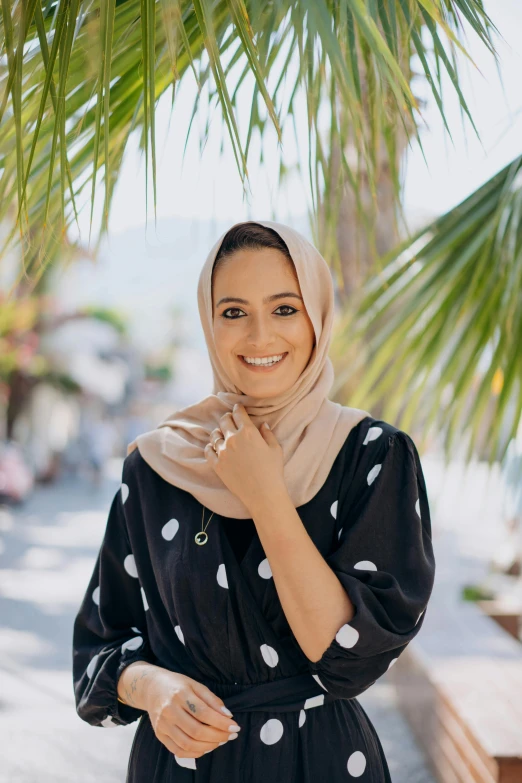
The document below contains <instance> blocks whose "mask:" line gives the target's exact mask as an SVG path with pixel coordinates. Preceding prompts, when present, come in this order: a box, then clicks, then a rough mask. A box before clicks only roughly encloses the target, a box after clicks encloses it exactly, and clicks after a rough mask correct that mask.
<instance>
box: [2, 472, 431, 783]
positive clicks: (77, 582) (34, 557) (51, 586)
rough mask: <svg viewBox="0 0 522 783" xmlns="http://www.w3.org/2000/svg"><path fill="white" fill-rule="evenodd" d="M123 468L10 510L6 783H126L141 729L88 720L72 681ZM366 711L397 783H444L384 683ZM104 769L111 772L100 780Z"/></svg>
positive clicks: (6, 521)
mask: <svg viewBox="0 0 522 783" xmlns="http://www.w3.org/2000/svg"><path fill="white" fill-rule="evenodd" d="M119 475H120V464H119V463H118V462H115V463H114V465H111V469H110V471H109V475H108V477H107V479H106V480H105V481H104V482H103V484H102V486H101V487H99V488H93V487H92V485H90V484H89V482H87V481H85V480H81V479H76V478H75V479H67V480H63V481H62V482H60V484H59V485H58V486H50V487H40V488H38V489H37V490H36V492H35V493H34V495H33V497H32V498H31V499H30V501H28V502H27V503H26V505H25V506H24V507H23V508H20V509H17V510H12V509H6V508H2V507H0V682H1V688H0V737H2V743H1V747H0V783H124V781H125V771H126V766H127V759H128V755H129V751H130V745H131V742H132V738H133V736H134V731H135V729H136V724H131V725H130V726H126V727H117V730H105V729H100V728H95V727H92V726H89V725H88V724H87V723H85V722H83V721H82V720H80V718H79V717H78V716H77V714H76V711H75V708H74V699H73V692H72V676H71V638H72V623H73V620H74V616H75V614H76V611H77V609H78V606H79V604H80V602H81V599H82V597H83V593H84V591H85V587H86V584H87V581H88V579H89V577H90V574H91V571H92V567H93V564H94V559H95V556H96V553H97V550H98V547H99V544H100V541H101V538H102V535H103V530H104V527H105V522H106V516H107V511H108V508H109V504H110V500H111V499H112V496H113V494H114V492H115V491H116V490H117V488H118V485H119ZM360 702H361V704H362V706H363V707H364V709H365V710H366V712H367V713H368V715H369V717H370V719H371V720H372V721H373V723H374V725H375V727H376V729H377V732H378V734H379V737H380V739H381V742H382V745H383V748H384V751H385V754H386V757H387V759H388V764H389V766H390V770H391V775H392V780H393V783H434V780H433V778H432V777H431V775H430V773H429V771H428V770H427V768H426V766H425V763H424V760H423V757H422V755H421V753H420V752H419V750H418V748H417V747H416V744H415V741H414V739H413V737H412V734H411V732H410V730H409V728H408V725H407V724H406V722H405V721H404V719H403V718H402V715H401V713H400V712H399V710H398V709H397V706H396V702H395V693H394V688H393V686H392V685H391V683H390V682H387V680H386V675H385V676H384V677H382V678H381V679H380V680H379V681H378V682H377V683H376V684H375V685H374V686H373V687H372V688H370V690H369V691H366V693H364V694H363V695H362V696H361V697H360ZM100 770H103V773H100Z"/></svg>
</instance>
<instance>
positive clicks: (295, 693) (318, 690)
mask: <svg viewBox="0 0 522 783" xmlns="http://www.w3.org/2000/svg"><path fill="white" fill-rule="evenodd" d="M201 682H203V684H204V685H206V686H207V688H209V689H210V690H211V691H212V692H213V693H215V694H216V696H219V698H220V699H222V700H223V701H224V703H225V706H226V707H228V709H229V710H230V711H231V712H233V713H234V714H235V713H237V712H291V711H293V710H302V709H309V708H310V707H319V706H321V705H323V704H328V703H329V702H331V701H335V700H336V699H338V698H341V697H340V696H334V695H333V694H331V693H327V692H326V691H325V690H324V688H322V687H321V686H320V685H319V683H318V682H317V681H316V680H315V679H314V678H313V677H312V675H311V674H306V673H305V674H297V675H295V676H293V677H282V678H281V679H279V680H273V681H271V682H261V683H256V684H255V685H247V686H246V687H244V686H241V685H236V684H235V683H234V684H232V683H219V682H214V681H212V680H201Z"/></svg>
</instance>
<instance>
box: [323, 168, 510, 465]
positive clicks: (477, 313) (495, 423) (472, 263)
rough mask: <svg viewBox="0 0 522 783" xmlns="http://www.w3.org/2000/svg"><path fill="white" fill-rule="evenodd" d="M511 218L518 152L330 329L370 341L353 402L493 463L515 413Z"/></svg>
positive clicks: (376, 276)
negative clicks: (484, 454) (337, 326)
mask: <svg viewBox="0 0 522 783" xmlns="http://www.w3.org/2000/svg"><path fill="white" fill-rule="evenodd" d="M521 215H522V156H520V157H519V158H516V159H515V160H514V161H513V162H512V163H511V164H509V165H508V166H506V167H505V168H504V169H503V170H502V171H500V172H499V173H498V174H496V175H495V176H494V177H492V178H491V179H490V180H489V181H488V182H486V183H485V184H484V185H483V186H482V187H480V188H479V189H478V190H477V191H476V192H474V193H472V194H471V195H470V196H469V197H468V198H466V199H465V200H464V201H462V203H460V204H458V205H457V206H456V207H455V208H454V209H451V210H450V211H449V212H447V213H446V214H444V215H442V216H441V217H440V218H438V219H437V220H435V221H434V222H433V223H431V224H430V225H428V226H426V227H425V228H423V229H422V230H421V231H419V232H418V233H416V234H415V235H414V236H413V237H410V238H408V239H407V240H406V241H405V242H403V243H402V244H401V245H400V246H399V247H398V248H396V249H395V250H394V251H393V252H392V253H390V254H389V255H388V256H387V257H386V258H385V259H384V262H383V269H382V271H380V272H378V273H376V272H375V271H374V272H373V273H372V276H371V279H369V280H368V282H367V284H366V286H365V290H364V296H363V298H362V301H361V302H360V304H359V307H358V309H357V313H356V314H355V315H354V314H350V318H349V319H348V318H347V320H346V323H345V324H344V326H343V327H342V328H341V329H340V333H341V337H340V341H341V343H342V342H343V340H344V341H345V342H346V341H348V340H353V341H355V342H356V341H357V339H358V338H360V337H361V336H362V335H365V336H368V335H371V336H369V337H368V341H367V353H366V354H365V355H364V356H361V357H360V360H361V361H362V362H364V364H365V369H364V376H363V377H362V378H361V382H360V384H358V385H357V388H356V389H354V390H353V394H352V396H351V398H350V404H351V405H354V406H357V405H359V406H360V407H364V408H365V409H367V408H368V406H370V409H371V406H372V405H373V404H375V403H377V402H378V403H379V405H382V412H383V413H382V415H383V418H386V417H389V418H390V420H391V421H394V422H396V423H397V425H398V426H400V427H401V428H403V429H405V430H408V429H409V428H412V427H414V426H415V425H416V424H419V425H420V427H419V429H421V430H422V431H423V432H425V433H428V432H429V431H430V430H431V431H432V432H435V433H443V434H444V436H445V442H444V445H445V447H446V453H447V455H449V454H450V452H451V451H452V450H453V447H454V446H456V445H458V443H457V441H458V440H459V439H460V438H461V437H462V435H463V433H467V435H468V436H469V438H468V443H467V452H466V458H467V460H470V459H471V457H472V456H473V454H474V453H477V452H478V450H479V449H483V450H484V451H486V452H487V456H488V459H489V461H490V462H492V461H493V460H495V459H502V458H503V456H504V455H505V452H506V449H507V446H508V444H509V442H510V440H511V439H512V438H513V437H514V436H515V434H516V432H517V428H518V426H519V422H520V419H521V415H522V352H521V350H520V344H521V336H522V307H521V301H522V300H521V295H520V292H521V290H522V222H521ZM343 330H344V331H343ZM356 365H357V359H356V360H355V361H354V362H353V363H350V366H349V367H346V368H345V370H344V373H343V372H341V373H339V375H338V377H337V379H336V389H338V388H339V387H340V386H341V385H342V384H343V382H344V381H345V380H346V378H347V377H348V376H349V375H350V374H351V373H353V372H355V371H356Z"/></svg>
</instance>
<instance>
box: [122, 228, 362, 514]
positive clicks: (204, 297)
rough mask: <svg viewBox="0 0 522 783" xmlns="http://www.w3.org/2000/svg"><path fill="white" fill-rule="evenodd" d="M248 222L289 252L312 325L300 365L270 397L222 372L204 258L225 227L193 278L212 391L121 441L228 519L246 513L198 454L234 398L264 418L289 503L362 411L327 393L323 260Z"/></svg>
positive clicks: (328, 305) (309, 248) (309, 487)
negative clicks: (280, 460) (244, 389)
mask: <svg viewBox="0 0 522 783" xmlns="http://www.w3.org/2000/svg"><path fill="white" fill-rule="evenodd" d="M255 222H256V223H259V224H260V225H262V226H266V227H268V228H272V229H274V230H275V231H277V233H278V234H279V236H281V237H282V238H283V240H284V241H285V242H286V245H287V247H288V250H289V252H290V255H291V256H292V259H293V262H294V265H295V269H296V272H297V276H298V280H299V285H300V287H301V294H302V296H303V299H304V304H305V307H306V310H307V312H308V316H309V317H310V320H311V322H312V324H313V328H314V332H315V347H314V349H313V351H312V355H311V358H310V361H309V362H308V365H307V366H306V368H305V370H303V372H302V373H301V375H300V376H299V378H298V379H297V381H296V382H295V384H294V385H293V386H292V387H291V388H290V389H288V390H287V391H285V392H283V393H282V394H280V395H278V396H276V397H270V398H265V399H261V398H255V397H250V396H249V395H247V394H242V393H241V390H240V389H238V388H237V387H236V386H235V385H234V384H233V383H232V381H231V380H230V378H229V376H228V375H227V373H226V371H225V369H224V368H223V366H222V365H221V363H220V361H219V359H218V356H217V353H216V348H215V344H214V335H213V313H212V292H211V274H212V266H213V263H214V259H215V257H216V255H217V253H218V250H219V248H220V246H221V242H222V241H223V239H224V237H225V234H226V233H227V232H225V233H223V234H222V236H221V237H220V238H219V239H218V241H217V242H216V243H215V245H214V246H213V247H212V249H211V251H210V253H209V254H208V256H207V260H206V261H205V264H204V266H203V269H202V270H201V274H200V276H199V282H198V307H199V314H200V318H201V323H202V325H203V331H204V334H205V340H206V343H207V348H208V353H209V357H210V362H211V365H212V371H213V375H214V387H213V389H212V394H210V395H209V396H208V397H204V398H203V399H202V400H200V401H199V402H196V403H194V404H193V405H189V406H187V407H185V408H181V409H180V410H177V411H175V412H174V413H172V414H171V415H170V416H169V417H168V418H167V419H165V421H163V422H162V423H161V424H159V425H158V426H157V427H156V429H154V430H151V431H150V432H145V433H143V434H141V435H138V437H137V438H135V440H133V441H132V443H130V444H129V445H128V447H127V454H130V453H131V451H133V449H135V448H136V447H138V448H139V451H140V454H141V455H142V457H143V459H144V460H145V461H146V462H147V463H148V464H149V465H150V466H151V468H153V469H154V470H155V471H156V473H158V474H159V475H160V476H162V478H164V479H165V481H168V482H169V483H170V484H173V485H174V486H176V487H180V488H181V489H184V490H186V491H187V492H190V493H191V494H192V495H193V496H194V497H195V498H196V499H197V500H198V501H199V502H200V503H202V504H203V505H204V506H205V507H206V508H207V509H210V510H211V511H215V512H216V513H217V514H220V515H221V516H225V517H235V518H236V519H250V518H251V514H250V513H249V511H248V509H247V508H246V506H245V505H244V504H243V503H242V502H241V501H240V500H239V498H238V497H237V496H236V495H234V494H233V493H232V492H230V490H229V489H228V488H227V487H226V486H225V485H224V484H223V482H222V481H221V479H220V478H219V477H218V476H217V474H216V472H215V471H214V469H213V468H212V466H211V465H210V463H207V461H206V458H205V454H204V448H205V446H206V445H207V443H209V441H210V433H211V431H212V430H213V429H215V428H216V427H219V419H220V418H221V416H223V414H224V413H226V412H227V411H231V410H232V408H233V406H234V404H235V403H236V402H238V403H242V404H243V405H244V406H245V408H246V411H247V413H248V415H249V416H250V418H251V420H252V421H253V423H254V424H255V425H256V427H258V428H259V427H260V426H261V424H262V423H263V421H267V422H268V423H269V425H270V428H271V429H272V431H273V433H274V434H275V436H276V438H277V440H278V441H279V443H280V444H281V447H282V450H283V455H284V479H285V484H286V487H287V489H288V493H289V495H290V497H291V499H292V502H293V504H294V506H295V507H296V508H297V507H298V506H301V505H303V504H304V503H307V502H308V501H309V500H311V499H312V498H313V497H314V495H316V494H317V492H318V491H319V490H320V489H321V487H322V486H323V484H324V482H325V481H326V478H327V476H328V473H329V471H330V469H331V467H332V465H333V462H334V460H335V458H336V456H337V454H338V453H339V451H340V449H341V447H342V445H343V443H344V442H345V440H346V438H347V436H348V433H349V432H350V431H351V429H352V428H353V427H355V425H356V424H358V423H359V422H360V421H361V420H362V419H364V418H365V417H366V416H369V415H370V414H369V413H368V412H367V411H364V410H360V409H359V408H348V407H345V406H343V405H340V404H339V403H336V402H332V401H331V400H329V399H328V398H327V394H328V392H329V391H330V389H331V387H332V384H333V381H334V372H333V365H332V362H331V360H330V358H329V356H328V348H329V345H330V339H331V331H332V324H333V319H334V290H333V282H332V277H331V274H330V269H329V267H328V265H327V263H326V261H325V260H324V258H323V257H322V255H321V254H320V253H319V252H318V251H317V249H316V248H315V247H314V246H313V245H312V244H311V243H310V242H308V240H307V239H305V237H303V236H302V235H301V234H299V233H298V232H297V231H295V230H294V229H292V228H290V227H289V226H285V225H283V224H282V223H275V222H273V221H270V220H257V221H255ZM235 225H236V226H237V225H240V224H239V223H236V224H235ZM227 231H228V229H227Z"/></svg>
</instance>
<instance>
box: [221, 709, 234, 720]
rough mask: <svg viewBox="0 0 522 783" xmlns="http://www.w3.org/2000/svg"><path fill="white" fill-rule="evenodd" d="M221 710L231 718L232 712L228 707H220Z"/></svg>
mask: <svg viewBox="0 0 522 783" xmlns="http://www.w3.org/2000/svg"><path fill="white" fill-rule="evenodd" d="M221 712H224V713H225V715H228V717H229V718H231V717H232V713H231V712H230V710H229V709H228V707H221Z"/></svg>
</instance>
